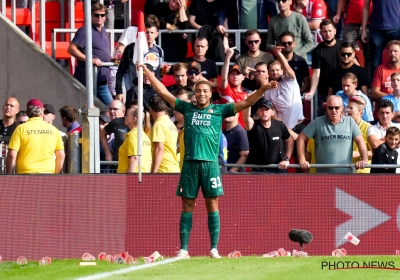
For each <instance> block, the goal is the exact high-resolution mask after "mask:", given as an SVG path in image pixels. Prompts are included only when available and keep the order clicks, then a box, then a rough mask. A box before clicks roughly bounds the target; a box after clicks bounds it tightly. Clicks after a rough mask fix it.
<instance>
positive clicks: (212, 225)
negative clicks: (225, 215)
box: [208, 211, 220, 249]
mask: <svg viewBox="0 0 400 280" xmlns="http://www.w3.org/2000/svg"><path fill="white" fill-rule="evenodd" d="M219 229H220V222H219V211H216V212H213V213H208V231H209V232H210V242H211V249H213V248H217V245H218V239H219Z"/></svg>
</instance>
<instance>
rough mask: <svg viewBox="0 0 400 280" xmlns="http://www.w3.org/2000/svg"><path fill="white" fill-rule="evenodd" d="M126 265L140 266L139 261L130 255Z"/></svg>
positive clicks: (126, 259) (127, 257)
mask: <svg viewBox="0 0 400 280" xmlns="http://www.w3.org/2000/svg"><path fill="white" fill-rule="evenodd" d="M125 263H126V264H138V263H139V260H137V259H135V258H134V257H132V256H130V255H128V256H126V257H125Z"/></svg>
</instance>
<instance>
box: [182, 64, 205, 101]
mask: <svg viewBox="0 0 400 280" xmlns="http://www.w3.org/2000/svg"><path fill="white" fill-rule="evenodd" d="M186 75H187V86H188V87H189V88H191V89H192V92H191V94H189V96H188V97H189V98H192V95H193V93H194V87H195V86H196V84H197V82H198V81H207V79H206V78H204V77H203V73H202V72H201V65H200V63H198V62H197V61H194V60H193V61H192V62H191V63H190V64H189V65H188V70H187V72H186Z"/></svg>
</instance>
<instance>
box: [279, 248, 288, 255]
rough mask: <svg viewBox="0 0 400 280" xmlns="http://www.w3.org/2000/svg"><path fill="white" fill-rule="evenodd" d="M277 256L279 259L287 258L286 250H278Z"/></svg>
mask: <svg viewBox="0 0 400 280" xmlns="http://www.w3.org/2000/svg"><path fill="white" fill-rule="evenodd" d="M278 255H279V256H281V257H284V256H287V254H286V250H285V249H283V248H279V249H278Z"/></svg>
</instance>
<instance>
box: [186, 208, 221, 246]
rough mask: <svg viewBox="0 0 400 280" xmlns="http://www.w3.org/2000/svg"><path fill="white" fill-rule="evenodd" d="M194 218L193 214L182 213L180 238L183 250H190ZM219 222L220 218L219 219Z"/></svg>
mask: <svg viewBox="0 0 400 280" xmlns="http://www.w3.org/2000/svg"><path fill="white" fill-rule="evenodd" d="M192 216H193V213H189V212H182V213H181V221H180V223H179V230H180V233H181V235H180V238H181V249H183V250H186V251H187V250H188V244H189V236H190V230H191V229H192ZM218 221H219V218H218Z"/></svg>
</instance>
